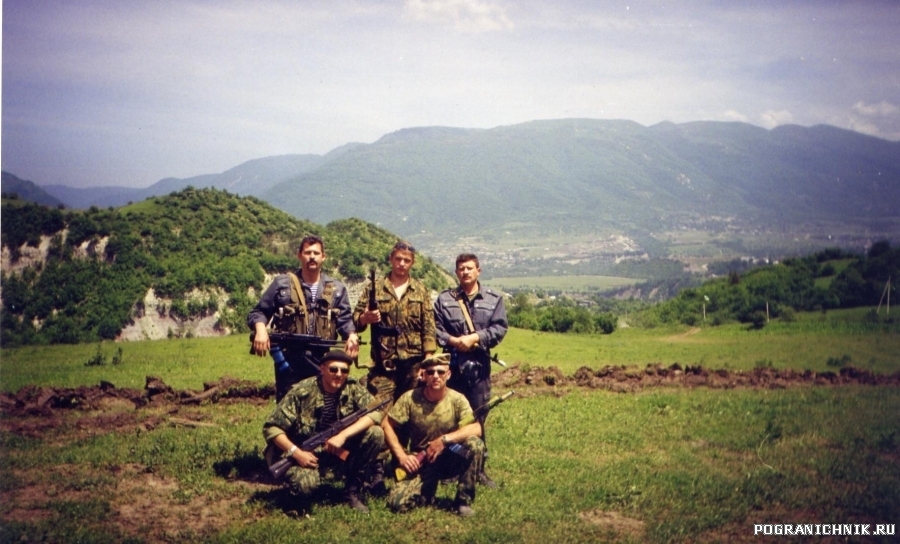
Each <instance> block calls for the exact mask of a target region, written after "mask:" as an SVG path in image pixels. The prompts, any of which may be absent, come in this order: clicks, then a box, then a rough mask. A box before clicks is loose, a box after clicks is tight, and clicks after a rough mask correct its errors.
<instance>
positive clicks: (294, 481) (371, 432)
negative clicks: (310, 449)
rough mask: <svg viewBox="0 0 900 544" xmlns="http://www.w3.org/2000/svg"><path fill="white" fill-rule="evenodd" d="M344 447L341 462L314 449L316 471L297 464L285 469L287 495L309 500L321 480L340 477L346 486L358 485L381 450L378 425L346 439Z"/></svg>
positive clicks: (320, 483)
mask: <svg viewBox="0 0 900 544" xmlns="http://www.w3.org/2000/svg"><path fill="white" fill-rule="evenodd" d="M344 448H346V449H348V450H350V456H349V457H348V458H347V461H346V462H345V461H341V460H340V459H339V458H338V457H336V456H334V455H331V454H330V453H328V452H326V451H325V450H324V449H322V448H319V449H316V452H315V454H316V457H317V458H318V459H319V466H318V467H317V468H301V467H299V466H297V465H294V466H292V467H291V468H289V469H288V471H287V473H286V474H285V479H286V485H287V486H288V488H289V489H290V490H291V493H292V494H293V495H295V496H298V497H303V498H309V497H310V496H312V494H313V492H315V490H316V489H317V488H318V487H319V486H320V485H322V481H323V480H325V479H328V478H329V477H334V478H336V477H337V476H338V475H342V476H343V477H344V481H345V483H346V485H347V486H348V487H350V486H358V485H359V483H360V481H361V478H362V474H363V471H364V470H365V468H366V466H367V465H369V464H370V463H371V462H372V461H374V460H375V458H376V457H377V456H378V453H379V452H381V451H382V450H383V449H384V431H382V430H381V427H379V426H378V425H373V426H372V427H369V428H368V429H366V431H365V432H364V433H360V434H358V435H356V436H354V437H352V438H349V439H348V440H347V442H346V443H344Z"/></svg>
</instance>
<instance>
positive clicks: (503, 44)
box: [0, 0, 900, 187]
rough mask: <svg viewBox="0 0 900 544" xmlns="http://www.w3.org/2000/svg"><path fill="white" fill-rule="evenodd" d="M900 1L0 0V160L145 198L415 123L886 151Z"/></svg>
mask: <svg viewBox="0 0 900 544" xmlns="http://www.w3.org/2000/svg"><path fill="white" fill-rule="evenodd" d="M898 29H900V2H897V1H895V0H884V1H875V0H860V1H852V2H851V1H846V2H845V1H828V0H823V1H790V0H782V1H753V0H746V1H742V2H737V1H733V2H707V1H703V0H690V1H681V0H679V1H674V2H666V1H654V2H642V1H621V2H620V1H606V0H598V1H576V0H555V1H554V2H547V1H546V0H527V1H511V0H510V1H507V0H397V1H374V0H373V1H364V0H359V1H350V2H342V1H321V2H319V1H315V0H312V1H310V0H286V1H267V0H257V1H231V0H210V1H206V0H176V1H167V0H153V1H148V2H135V1H130V0H122V1H111V0H107V1H99V0H3V51H2V53H3V73H2V76H3V81H2V90H3V97H2V140H0V146H2V167H3V170H5V171H8V172H11V173H13V174H15V175H17V176H19V177H21V178H24V179H29V180H31V181H34V182H36V183H39V184H42V185H48V184H64V185H69V186H73V187H87V186H95V185H123V186H133V187H144V186H148V185H150V184H152V183H154V182H156V181H158V180H159V179H161V178H164V177H169V176H173V177H189V176H194V175H199V174H209V173H217V172H222V171H224V170H227V169H229V168H231V167H234V166H236V165H238V164H240V163H242V162H244V161H247V160H250V159H255V158H260V157H265V156H270V155H280V154H287V153H316V154H323V153H327V152H328V151H330V150H331V149H333V148H335V147H338V146H340V145H343V144H345V143H348V142H373V141H375V140H377V139H378V138H380V137H381V136H383V135H384V134H387V133H390V132H393V131H396V130H399V129H401V128H406V127H413V126H434V125H442V126H454V127H469V128H491V127H496V126H501V125H511V124H516V123H522V122H526V121H531V120H535V119H556V118H568V117H585V118H595V119H628V120H632V121H636V122H638V123H641V124H643V125H648V126H649V125H653V124H656V123H659V122H662V121H672V122H675V123H682V122H688V121H698V120H715V121H743V122H747V123H752V124H754V125H758V126H762V127H766V128H772V127H774V126H777V125H780V124H799V125H804V126H811V125H816V124H830V125H835V126H838V127H842V128H847V129H851V130H855V131H859V132H863V133H866V134H871V135H874V136H878V137H881V138H887V139H891V140H900V32H898Z"/></svg>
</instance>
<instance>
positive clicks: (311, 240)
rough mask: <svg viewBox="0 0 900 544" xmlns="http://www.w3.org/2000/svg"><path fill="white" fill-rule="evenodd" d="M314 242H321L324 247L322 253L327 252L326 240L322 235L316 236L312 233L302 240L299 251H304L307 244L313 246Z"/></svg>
mask: <svg viewBox="0 0 900 544" xmlns="http://www.w3.org/2000/svg"><path fill="white" fill-rule="evenodd" d="M313 244H319V245H320V246H321V247H322V253H325V241H324V240H322V237H321V236H316V235H315V234H310V235H309V236H306V237H305V238H303V239H302V240H300V247H298V248H297V253H302V252H303V248H305V247H306V246H311V245H313Z"/></svg>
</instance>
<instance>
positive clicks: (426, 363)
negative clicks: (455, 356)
mask: <svg viewBox="0 0 900 544" xmlns="http://www.w3.org/2000/svg"><path fill="white" fill-rule="evenodd" d="M449 364H450V354H449V353H435V354H434V355H432V356H431V357H426V358H425V360H423V361H422V364H421V365H419V366H421V367H422V368H428V367H432V366H437V365H449Z"/></svg>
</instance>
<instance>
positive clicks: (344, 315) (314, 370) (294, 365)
mask: <svg viewBox="0 0 900 544" xmlns="http://www.w3.org/2000/svg"><path fill="white" fill-rule="evenodd" d="M297 258H298V259H299V260H300V270H299V271H298V272H297V273H293V272H289V273H287V274H282V275H280V276H277V277H276V278H275V281H273V282H272V284H271V285H269V287H268V289H266V291H265V292H264V293H263V295H262V297H261V298H260V299H259V303H258V304H257V305H256V307H255V308H253V310H252V311H251V312H250V315H249V316H247V325H248V326H249V327H250V330H252V331H254V334H255V335H254V338H253V352H254V353H256V354H257V355H259V356H260V357H263V356H265V355H266V353H267V352H268V351H270V350H272V351H273V353H272V356H273V358H275V400H276V401H280V400H281V399H282V397H284V396H285V395H286V394H287V392H288V391H290V390H291V387H293V386H294V384H296V383H297V382H299V381H300V380H303V379H306V378H309V377H311V376H316V375H318V374H319V369H318V366H319V362H320V360H321V359H322V357H323V356H324V355H325V353H327V349H326V350H322V349H320V350H315V351H312V350H302V349H301V350H297V349H294V350H291V349H290V348H286V347H281V348H278V349H280V352H281V354H282V355H284V359H283V360H282V361H280V362H279V360H278V359H277V358H276V353H275V350H273V349H272V345H271V344H270V342H269V332H268V327H267V325H268V324H269V322H270V321H271V327H272V330H274V331H277V332H284V333H293V334H309V335H313V336H317V337H319V338H322V339H324V340H336V339H337V337H338V335H340V336H341V338H342V339H343V340H344V341H345V344H344V351H345V352H346V353H347V355H349V356H350V357H351V358H354V359H355V358H356V356H357V355H358V354H359V336H358V335H357V334H356V327H355V326H354V325H353V313H352V311H351V309H350V298H349V297H348V295H347V288H346V287H345V286H344V284H343V283H341V282H339V281H338V280H335V279H333V278H331V277H330V276H328V275H327V274H325V273H324V272H323V271H322V264H323V263H324V262H325V242H324V241H323V240H322V238H320V237H318V236H315V235H311V236H307V237H305V238H304V239H303V240H301V241H300V248H299V249H298V250H297Z"/></svg>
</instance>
